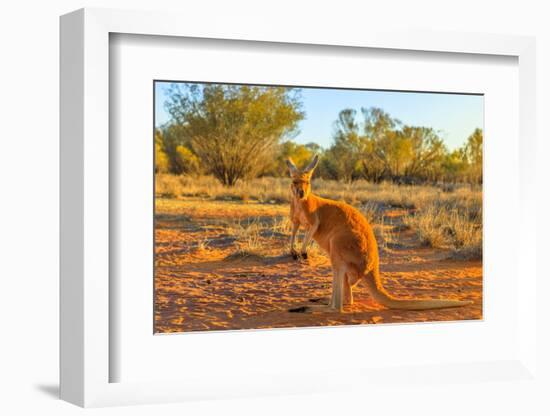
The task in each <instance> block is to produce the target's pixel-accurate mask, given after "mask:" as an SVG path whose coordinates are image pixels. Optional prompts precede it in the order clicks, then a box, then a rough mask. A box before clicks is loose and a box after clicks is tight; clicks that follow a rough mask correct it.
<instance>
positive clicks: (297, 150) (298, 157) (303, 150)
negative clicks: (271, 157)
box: [266, 140, 316, 176]
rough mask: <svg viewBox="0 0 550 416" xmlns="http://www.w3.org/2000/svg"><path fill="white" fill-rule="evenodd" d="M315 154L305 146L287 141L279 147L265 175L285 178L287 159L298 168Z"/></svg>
mask: <svg viewBox="0 0 550 416" xmlns="http://www.w3.org/2000/svg"><path fill="white" fill-rule="evenodd" d="M315 153H316V152H313V151H312V150H310V148H308V146H307V145H303V144H298V143H295V142H293V141H292V140H287V141H285V142H284V143H282V144H281V145H280V146H279V151H278V156H277V158H276V159H275V161H274V163H273V165H272V167H271V168H270V169H269V170H268V171H266V173H267V174H270V175H273V176H287V175H288V166H287V164H286V160H287V159H288V158H291V159H292V161H293V162H294V164H295V165H296V166H299V167H300V166H304V165H306V163H309V161H310V160H311V158H312V157H313V155H314V154H315Z"/></svg>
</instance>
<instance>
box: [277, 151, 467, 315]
mask: <svg viewBox="0 0 550 416" xmlns="http://www.w3.org/2000/svg"><path fill="white" fill-rule="evenodd" d="M286 162H287V166H288V168H289V172H290V177H291V178H292V183H291V185H290V189H291V195H292V196H291V202H290V213H291V221H292V235H291V239H290V253H291V255H292V256H293V257H294V258H295V259H297V258H298V253H297V252H296V250H295V248H294V243H295V236H296V232H297V231H298V228H299V227H300V225H301V226H303V227H304V228H305V236H304V240H303V243H302V249H301V256H302V257H303V258H307V251H306V250H307V246H308V244H309V243H310V241H311V239H312V238H313V239H314V240H315V241H316V242H317V244H318V245H319V246H320V247H321V248H322V249H323V250H324V251H325V252H326V253H327V254H328V256H329V258H330V262H331V266H332V272H333V279H332V296H331V299H330V302H329V304H328V305H323V306H321V305H315V307H314V306H309V307H308V308H301V309H304V310H305V309H313V308H323V309H326V308H327V307H328V309H329V310H338V311H340V312H342V311H343V306H344V304H348V305H351V304H352V303H353V294H352V288H353V287H354V286H355V285H356V284H357V283H359V282H360V281H361V280H362V281H364V282H365V283H366V286H367V288H368V290H369V292H370V294H371V296H372V297H373V298H374V300H375V301H376V302H378V303H380V304H382V305H384V306H386V307H388V308H392V309H409V310H424V309H439V308H449V307H457V306H465V305H471V304H472V303H473V302H471V301H459V300H452V299H414V300H408V299H399V298H396V297H394V296H392V295H391V294H389V293H388V292H387V291H386V290H385V289H384V286H383V285H382V281H381V279H380V270H379V257H378V246H377V244H376V238H375V236H374V232H373V230H372V228H371V226H370V224H369V222H368V221H367V219H366V218H365V217H364V216H363V214H362V213H361V212H360V211H359V210H357V209H355V208H354V207H352V206H351V205H348V204H346V203H345V202H339V201H333V200H331V199H326V198H321V197H319V196H317V195H314V194H313V193H312V192H311V177H312V175H313V171H314V170H315V168H316V167H317V164H318V162H319V157H318V156H317V155H315V157H314V158H313V160H312V161H311V163H310V164H309V165H308V166H307V167H306V168H305V169H303V170H299V169H298V168H297V167H296V165H295V164H294V162H292V160H291V159H288V160H287V161H286Z"/></svg>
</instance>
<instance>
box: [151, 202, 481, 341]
mask: <svg viewBox="0 0 550 416" xmlns="http://www.w3.org/2000/svg"><path fill="white" fill-rule="evenodd" d="M287 213H288V207H287V206H286V205H275V204H273V205H270V204H255V203H250V204H244V203H242V202H231V201H201V200H198V199H186V200H164V199H158V200H157V202H156V232H155V239H156V246H155V254H156V256H155V305H156V309H155V332H162V333H166V332H189V331H207V330H222V329H233V330H234V329H250V328H283V327H304V326H320V325H323V326H324V325H342V324H345V325H356V324H381V323H399V322H425V321H451V320H467V319H481V318H482V265H481V261H462V260H451V259H449V254H450V253H449V252H447V251H445V250H436V249H432V248H427V247H422V246H421V245H420V244H419V242H418V241H417V239H416V237H415V234H414V232H413V231H412V230H402V229H401V227H400V224H401V222H400V216H401V215H402V214H403V212H402V211H399V210H387V211H386V213H385V216H386V219H389V221H386V222H389V223H390V224H389V225H388V226H387V227H388V228H389V231H391V232H392V234H393V235H394V238H393V242H392V244H387V247H385V248H382V249H381V272H382V277H383V281H384V285H385V287H386V288H387V290H388V291H389V292H390V293H392V294H393V295H395V296H399V297H403V298H452V299H468V300H473V301H474V304H473V305H471V306H466V307H461V308H448V309H440V310H431V311H403V310H390V309H387V308H385V307H383V306H381V305H379V304H377V303H375V302H374V301H373V300H372V299H371V298H370V296H369V294H368V292H367V289H366V288H365V287H364V286H362V283H360V284H359V285H358V286H357V287H356V288H355V289H354V301H355V302H354V304H353V305H352V306H349V307H346V309H345V311H344V313H337V312H318V311H316V312H306V313H295V312H289V311H288V310H289V309H291V308H295V307H300V306H304V305H313V304H317V303H320V302H323V301H327V300H328V297H329V296H330V286H331V282H332V274H331V269H330V263H329V261H328V259H327V258H326V257H325V255H324V254H323V253H322V252H320V251H319V250H318V249H317V250H316V249H315V247H313V249H312V250H311V251H310V256H309V258H308V259H307V260H300V261H295V260H292V258H291V257H290V256H289V255H288V254H287V251H288V247H287V245H288V236H287V235H285V234H284V233H280V232H272V233H268V234H266V233H265V232H264V234H262V235H261V236H260V238H261V241H260V242H261V243H262V244H264V247H265V249H264V250H263V251H262V255H250V256H244V257H243V256H235V255H234V253H235V252H236V250H237V248H238V247H239V244H240V242H239V241H238V239H237V238H236V236H235V235H233V234H231V229H230V228H228V227H227V225H226V222H227V221H228V219H230V220H232V221H235V220H237V219H242V220H243V221H246V220H250V219H260V220H261V221H270V220H272V219H274V218H284V217H285V216H286V215H287ZM396 230H397V231H396ZM382 245H384V244H382Z"/></svg>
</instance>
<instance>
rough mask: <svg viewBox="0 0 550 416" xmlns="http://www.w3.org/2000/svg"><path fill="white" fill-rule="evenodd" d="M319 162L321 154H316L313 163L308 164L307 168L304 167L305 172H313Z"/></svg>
mask: <svg viewBox="0 0 550 416" xmlns="http://www.w3.org/2000/svg"><path fill="white" fill-rule="evenodd" d="M318 163H319V155H315V157H314V158H313V160H312V161H311V163H310V164H309V165H307V168H305V169H304V173H313V170H314V169H315V168H316V167H317V164H318Z"/></svg>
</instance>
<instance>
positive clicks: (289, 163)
mask: <svg viewBox="0 0 550 416" xmlns="http://www.w3.org/2000/svg"><path fill="white" fill-rule="evenodd" d="M286 165H287V166H288V170H289V171H290V176H292V175H296V174H297V173H298V168H297V167H296V165H295V164H294V162H293V161H292V159H291V158H288V159H287V160H286Z"/></svg>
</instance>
